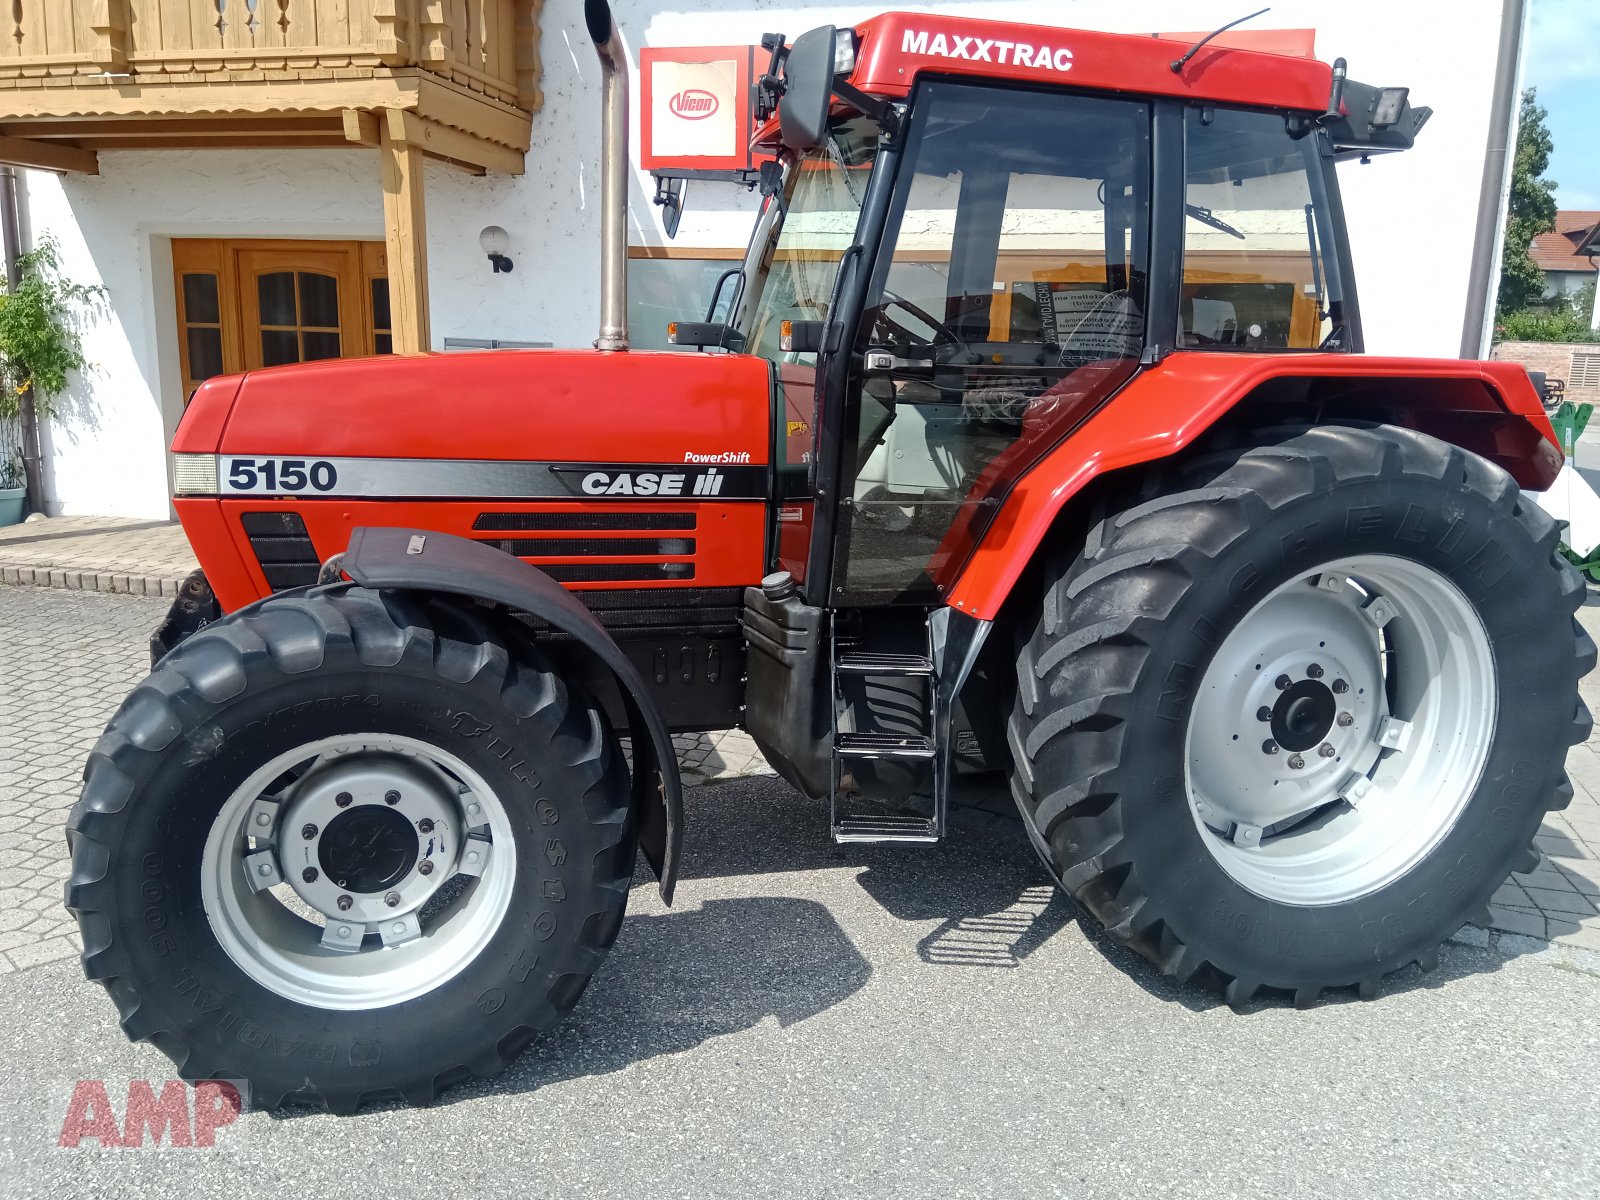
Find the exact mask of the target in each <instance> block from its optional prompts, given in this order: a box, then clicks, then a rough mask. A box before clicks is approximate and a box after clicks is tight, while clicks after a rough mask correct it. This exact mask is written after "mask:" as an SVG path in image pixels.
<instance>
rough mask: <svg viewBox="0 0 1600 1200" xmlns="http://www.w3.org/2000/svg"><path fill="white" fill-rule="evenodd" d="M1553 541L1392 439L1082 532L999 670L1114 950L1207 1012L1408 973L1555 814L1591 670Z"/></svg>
mask: <svg viewBox="0 0 1600 1200" xmlns="http://www.w3.org/2000/svg"><path fill="white" fill-rule="evenodd" d="M1583 594H1584V588H1583V585H1582V582H1581V581H1580V580H1579V579H1578V578H1577V576H1576V575H1575V574H1574V572H1573V571H1572V570H1571V569H1570V567H1568V566H1567V565H1566V563H1565V562H1564V561H1563V560H1562V559H1561V558H1560V557H1559V555H1557V554H1556V529H1555V526H1554V524H1553V523H1552V522H1551V521H1550V520H1549V519H1548V518H1547V517H1546V516H1545V515H1544V514H1543V513H1542V512H1540V511H1539V510H1538V509H1537V508H1536V507H1535V506H1534V505H1533V504H1532V503H1530V502H1529V501H1527V500H1525V499H1523V498H1522V497H1521V495H1520V493H1519V492H1518V490H1517V488H1516V485H1515V484H1514V483H1513V482H1512V481H1511V479H1510V478H1509V477H1508V476H1506V475H1505V473H1504V472H1502V471H1500V470H1499V469H1498V468H1496V467H1494V466H1492V465H1490V464H1488V463H1486V462H1484V461H1483V460H1482V459H1479V458H1477V457H1475V456H1473V455H1470V454H1467V453H1465V452H1463V451H1461V450H1458V449H1455V448H1454V447H1450V446H1447V445H1445V444H1443V443H1441V442H1438V441H1436V440H1434V439H1431V438H1428V437H1426V436H1423V435H1420V434H1417V433H1414V432H1410V431H1407V430H1402V429H1396V428H1391V427H1383V426H1378V427H1370V428H1354V427H1325V428H1317V429H1311V430H1299V431H1290V432H1288V433H1285V434H1284V435H1283V436H1282V440H1280V441H1277V442H1275V443H1274V444H1271V445H1263V446H1259V447H1255V448H1251V449H1248V450H1245V451H1242V452H1241V451H1232V452H1226V453H1220V454H1216V455H1211V456H1208V457H1206V458H1203V459H1201V460H1199V461H1197V462H1196V463H1194V464H1192V465H1191V466H1190V467H1189V468H1188V469H1187V474H1186V477H1185V478H1183V479H1182V480H1181V481H1179V482H1178V484H1177V485H1176V486H1174V487H1173V489H1172V490H1170V491H1169V492H1167V493H1166V494H1164V495H1161V496H1159V497H1157V498H1156V499H1153V500H1150V501H1148V502H1146V503H1143V504H1140V505H1138V506H1136V507H1133V508H1130V509H1129V510H1127V511H1125V512H1122V513H1119V514H1117V515H1115V516H1111V517H1108V518H1106V519H1105V520H1103V521H1101V522H1099V524H1097V525H1096V526H1095V527H1094V528H1093V529H1091V531H1090V533H1089V536H1088V539H1087V543H1086V545H1085V547H1084V549H1083V551H1082V553H1081V554H1080V555H1078V557H1077V558H1076V560H1075V561H1073V562H1071V563H1068V564H1063V565H1061V566H1059V567H1058V568H1057V570H1056V571H1055V572H1053V577H1052V578H1051V579H1050V580H1048V586H1047V588H1046V595H1045V597H1044V602H1043V604H1042V605H1041V608H1040V612H1039V613H1038V616H1037V620H1036V622H1035V624H1034V626H1033V628H1032V629H1031V630H1029V631H1028V633H1029V636H1028V637H1027V639H1026V641H1025V642H1023V643H1022V647H1021V651H1020V655H1019V659H1018V673H1019V681H1020V686H1019V699H1018V703H1017V705H1016V709H1015V711H1014V713H1013V717H1012V721H1011V738H1012V746H1013V750H1014V752H1015V759H1016V762H1017V771H1016V775H1015V781H1016V783H1015V791H1016V794H1017V800H1018V804H1019V806H1020V807H1021V809H1022V811H1023V814H1024V816H1025V818H1026V819H1027V821H1028V826H1029V829H1030V833H1031V835H1032V837H1033V840H1034V843H1035V845H1036V847H1037V848H1038V849H1039V851H1040V853H1041V855H1042V856H1043V857H1044V859H1045V861H1046V863H1047V864H1048V865H1049V866H1050V868H1051V870H1052V871H1053V872H1054V873H1055V875H1056V877H1057V878H1058V879H1059V880H1060V881H1061V882H1062V884H1063V885H1064V886H1065V887H1066V888H1067V889H1068V890H1069V891H1071V892H1072V894H1073V895H1074V896H1075V897H1077V899H1078V900H1079V901H1080V902H1081V903H1083V904H1084V905H1085V906H1086V907H1087V908H1088V909H1089V910H1090V912H1092V913H1093V914H1094V915H1095V916H1096V917H1098V918H1099V919H1100V920H1101V921H1102V922H1104V924H1105V925H1106V928H1107V930H1108V932H1109V933H1110V934H1111V935H1112V936H1113V937H1114V938H1115V939H1117V940H1118V941H1120V942H1122V943H1124V944H1125V945H1128V946H1130V947H1132V948H1133V949H1135V950H1137V951H1139V952H1140V953H1141V954H1143V955H1145V956H1146V957H1147V958H1149V959H1150V960H1151V961H1153V962H1155V963H1156V964H1158V965H1159V966H1160V967H1161V968H1162V969H1163V970H1164V971H1165V972H1167V973H1169V974H1172V975H1175V976H1177V977H1179V978H1180V979H1188V978H1190V977H1191V976H1195V975H1197V974H1202V973H1203V974H1204V975H1206V976H1208V977H1210V978H1211V979H1213V980H1214V981H1216V982H1218V983H1221V984H1222V985H1223V986H1224V987H1225V988H1226V991H1227V996H1228V999H1229V1000H1230V1001H1231V1002H1232V1003H1234V1004H1236V1005H1239V1004H1244V1003H1247V1002H1248V1001H1249V1000H1250V999H1251V997H1253V996H1254V995H1255V994H1256V992H1257V991H1258V990H1259V989H1260V988H1262V987H1270V988H1276V989H1282V990H1285V991H1288V992H1290V993H1293V994H1294V996H1295V998H1296V1000H1297V1002H1299V1003H1310V1002H1312V1001H1314V1000H1315V999H1316V998H1317V996H1318V995H1319V994H1320V993H1321V991H1322V989H1323V988H1325V987H1330V986H1343V985H1351V984H1354V985H1357V986H1358V987H1359V988H1360V989H1361V990H1362V992H1363V994H1367V995H1370V994H1372V993H1373V991H1374V990H1375V988H1376V985H1377V983H1378V981H1379V980H1380V979H1381V978H1382V976H1383V975H1385V974H1386V973H1388V972H1390V971H1393V970H1396V969H1397V968H1399V967H1402V966H1404V965H1406V964H1408V963H1411V962H1413V961H1417V962H1422V963H1424V964H1426V963H1429V962H1431V960H1432V958H1433V956H1434V954H1435V952H1436V950H1437V947H1438V946H1439V944H1440V943H1441V942H1443V941H1444V940H1445V939H1446V938H1448V937H1450V936H1451V935H1452V934H1453V933H1455V931H1456V930H1457V929H1459V928H1460V927H1461V925H1462V924H1464V923H1465V922H1466V921H1468V920H1471V919H1473V918H1474V917H1475V916H1477V915H1478V914H1479V913H1481V912H1482V910H1483V908H1484V906H1485V904H1486V903H1487V901H1488V899H1489V896H1490V895H1491V894H1492V893H1493V892H1494V890H1495V888H1496V887H1498V886H1499V884H1500V883H1501V882H1502V881H1503V880H1504V879H1505V877H1506V875H1507V873H1508V872H1510V871H1511V870H1513V869H1517V870H1527V869H1530V868H1531V867H1532V865H1533V863H1534V862H1535V861H1536V859H1535V857H1534V855H1533V852H1532V851H1531V850H1530V848H1529V844H1530V841H1531V839H1532V837H1533V834H1534V833H1535V831H1536V830H1537V829H1538V826H1539V823H1540V820H1541V819H1542V817H1543V815H1544V813H1545V812H1546V811H1547V810H1549V809H1552V808H1558V807H1561V806H1562V805H1564V804H1565V803H1566V800H1567V799H1568V798H1569V797H1570V796H1571V785H1570V784H1569V783H1568V782H1567V780H1566V777H1565V774H1564V772H1563V764H1564V761H1565V757H1566V752H1567V748H1568V747H1569V746H1571V745H1573V744H1575V743H1577V742H1580V741H1582V740H1583V739H1584V738H1585V737H1586V736H1587V735H1588V732H1589V729H1590V720H1589V716H1588V712H1587V710H1586V709H1585V707H1584V705H1583V702H1582V701H1581V700H1580V699H1579V698H1578V695H1577V681H1578V679H1579V678H1580V677H1581V676H1582V675H1583V674H1584V673H1585V672H1586V671H1588V670H1589V669H1590V668H1591V667H1592V666H1593V665H1594V661H1595V649H1594V645H1593V643H1592V642H1590V640H1589V638H1588V637H1587V635H1585V634H1584V632H1583V631H1582V629H1581V628H1580V627H1579V626H1578V625H1577V623H1576V621H1575V620H1574V619H1573V612H1574V611H1575V609H1576V608H1577V606H1578V604H1579V603H1580V602H1581V600H1582V597H1583Z"/></svg>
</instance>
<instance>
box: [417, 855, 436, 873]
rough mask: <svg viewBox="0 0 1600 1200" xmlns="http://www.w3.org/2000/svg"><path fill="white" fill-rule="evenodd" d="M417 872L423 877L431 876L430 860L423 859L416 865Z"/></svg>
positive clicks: (431, 864)
mask: <svg viewBox="0 0 1600 1200" xmlns="http://www.w3.org/2000/svg"><path fill="white" fill-rule="evenodd" d="M417 870H419V871H421V872H422V873H423V874H424V875H432V874H433V860H432V859H431V858H425V859H423V860H422V861H421V862H420V863H418V864H417Z"/></svg>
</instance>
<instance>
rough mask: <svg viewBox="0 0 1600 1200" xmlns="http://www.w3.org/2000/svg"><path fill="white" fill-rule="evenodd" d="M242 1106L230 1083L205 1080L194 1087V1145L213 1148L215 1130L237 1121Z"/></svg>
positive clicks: (237, 1091) (215, 1135) (215, 1139)
mask: <svg viewBox="0 0 1600 1200" xmlns="http://www.w3.org/2000/svg"><path fill="white" fill-rule="evenodd" d="M243 1107H244V1104H243V1103H242V1102H241V1101H240V1099H239V1089H238V1088H236V1087H234V1086H233V1084H231V1083H223V1082H222V1081H221V1080H218V1079H207V1080H206V1081H204V1082H203V1083H197V1084H195V1085H194V1144H195V1145H196V1146H215V1145H216V1144H217V1130H219V1129H221V1128H222V1127H223V1126H224V1125H232V1124H233V1123H234V1122H235V1121H237V1120H238V1119H239V1110H240V1109H242V1108H243Z"/></svg>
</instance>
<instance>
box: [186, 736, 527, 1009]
mask: <svg viewBox="0 0 1600 1200" xmlns="http://www.w3.org/2000/svg"><path fill="white" fill-rule="evenodd" d="M516 872H517V861H516V847H515V842H514V839H513V837H512V831H511V823H510V818H509V816H508V814H507V812H506V809H505V806H504V805H503V804H502V803H501V802H500V800H499V798H498V797H497V796H496V795H495V793H494V791H493V790H492V789H491V788H490V787H489V786H488V784H487V783H486V782H485V781H484V779H483V777H482V776H481V775H479V774H478V773H477V772H476V771H474V770H473V769H472V768H471V767H469V766H467V765H466V763H464V762H463V761H462V760H461V759H459V758H457V757H456V756H455V755H453V754H450V753H448V752H446V751H444V750H441V749H440V748H438V747H437V746H433V745H430V744H428V743H426V742H422V741H419V740H417V739H414V738H407V737H400V736H397V735H393V734H379V733H362V734H351V735H345V736H340V737H330V738H323V739H320V740H317V741H312V742H307V743H304V744H303V745H300V746H297V747H295V748H294V749H292V750H287V751H285V752H283V753H282V754H279V755H277V756H276V757H274V758H273V759H272V760H271V761H269V762H267V763H265V764H264V765H263V766H262V767H261V768H260V769H258V770H256V771H255V772H253V773H252V774H251V775H250V777H249V778H248V779H246V780H245V781H244V783H242V784H241V785H240V786H239V787H238V788H237V789H236V790H235V791H234V793H233V794H232V795H231V796H230V797H229V798H228V800H227V802H226V803H224V804H223V806H222V811H221V812H220V813H219V814H218V815H217V818H216V820H215V821H214V822H213V823H212V826H211V830H210V832H209V834H208V836H207V839H206V846H205V851H204V854H203V857H202V863H201V897H202V901H203V903H204V906H205V912H206V916H207V919H208V920H209V922H210V925H211V929H212V932H213V933H214V934H215V935H216V937H217V940H218V942H219V943H220V944H221V946H222V949H223V951H224V952H225V953H226V954H227V955H228V957H229V958H230V959H231V960H232V961H233V962H234V964H235V965H237V966H238V967H239V968H240V969H241V970H242V971H243V972H244V973H245V974H246V975H248V976H249V977H250V978H251V979H253V980H254V981H255V982H257V983H259V984H260V985H262V986H263V987H265V988H267V989H268V990H269V991H272V992H275V993H277V994H278V995H280V996H284V997H286V998H288V999H290V1000H294V1001H297V1002H298V1003H301V1004H306V1005H310V1006H312V1007H315V1008H324V1009H343V1010H355V1009H371V1008H381V1007H384V1006H387V1005H392V1004H399V1003H403V1002H404V1001H407V1000H412V999H415V998H416V997H418V996H421V995H424V994H426V993H428V992H430V991H432V990H434V989H435V988H437V987H439V986H440V985H442V984H443V983H445V982H446V981H448V980H449V979H451V978H453V977H454V976H456V975H457V974H459V973H460V972H461V971H463V970H465V969H466V968H467V966H469V965H470V964H471V963H472V962H473V961H474V960H476V959H477V958H478V956H479V955H480V954H481V953H482V952H483V950H484V948H485V947H486V946H488V944H489V943H490V942H491V941H492V940H493V939H494V937H495V935H496V934H497V933H498V932H499V930H500V927H501V925H502V924H503V922H504V920H505V917H506V913H507V912H508V911H509V909H510V906H511V896H512V890H513V885H514V882H515V878H516Z"/></svg>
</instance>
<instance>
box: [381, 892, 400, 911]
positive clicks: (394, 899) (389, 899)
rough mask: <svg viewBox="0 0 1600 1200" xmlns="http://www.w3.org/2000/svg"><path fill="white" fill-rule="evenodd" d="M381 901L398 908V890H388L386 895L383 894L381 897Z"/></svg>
mask: <svg viewBox="0 0 1600 1200" xmlns="http://www.w3.org/2000/svg"><path fill="white" fill-rule="evenodd" d="M383 902H384V903H385V904H387V905H388V906H389V907H390V908H399V907H400V893H399V892H390V893H389V894H388V895H387V896H385V897H384V898H383Z"/></svg>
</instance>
